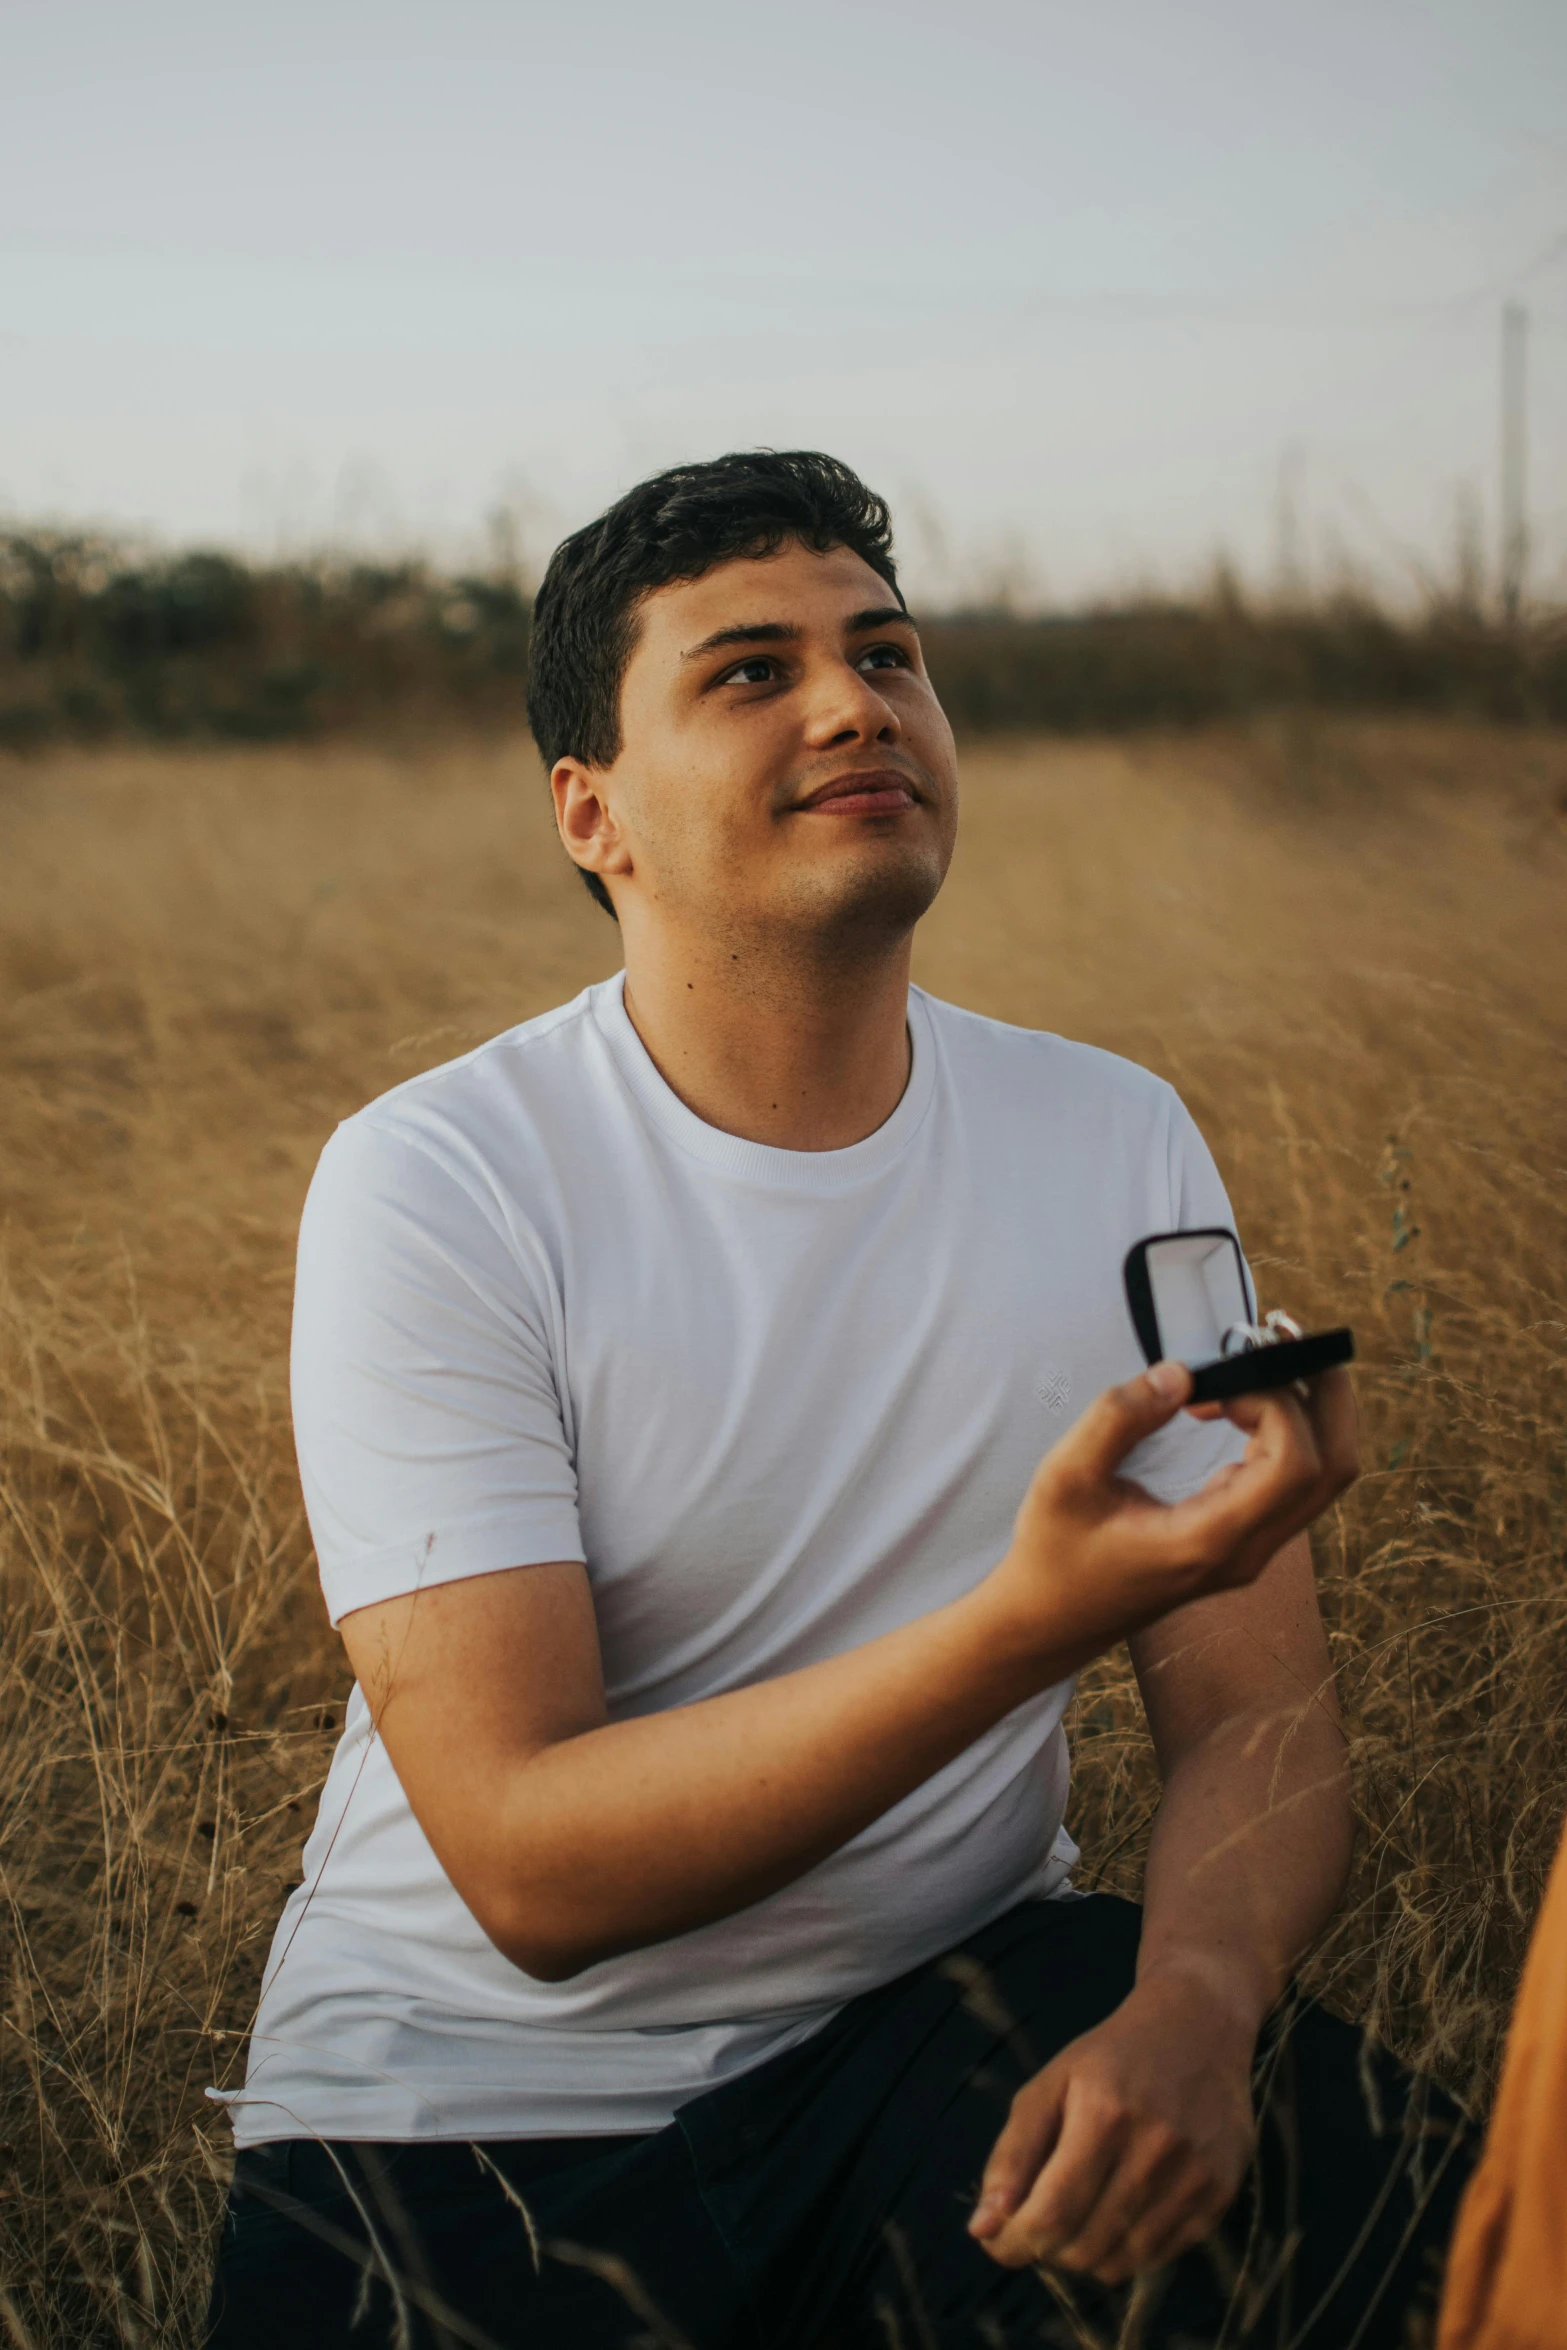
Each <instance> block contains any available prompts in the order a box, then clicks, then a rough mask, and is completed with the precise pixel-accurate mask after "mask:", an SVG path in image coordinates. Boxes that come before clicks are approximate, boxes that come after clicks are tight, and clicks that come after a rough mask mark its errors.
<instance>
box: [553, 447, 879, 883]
mask: <svg viewBox="0 0 1567 2350" xmlns="http://www.w3.org/2000/svg"><path fill="white" fill-rule="evenodd" d="M791 539H797V540H799V542H800V544H801V545H802V546H807V547H811V548H813V549H814V550H815V551H816V552H817V553H818V554H823V555H824V554H826V553H827V551H828V549H829V548H831V547H849V548H852V550H853V552H854V553H855V554H856V555H859V556H861V557H862V558H863V559H864V561H865V562H866V563H868V564H869V565H870V568H871V569H872V571H874V572H875V573H877V575H878V576H879V577H880V578H882V579H884V580H885V581H886V582H887V585H888V587H890V588H891V590H892V592H893V594H894V595H895V596H896V597H897V598H898V601H899V602H900V603H902V601H903V596H902V591H901V590H900V588H899V586H898V575H897V572H896V571H895V569H894V568H893V561H892V519H891V516H890V515H889V514H888V511H887V505H886V501H885V499H882V498H878V497H877V495H876V493H875V491H874V490H869V489H867V488H866V486H865V484H864V482H862V481H861V479H860V477H859V475H858V474H857V473H854V472H852V471H851V470H850V468H849V467H848V466H847V465H843V464H840V463H839V461H838V459H837V458H836V457H824V456H823V455H822V454H821V453H820V452H819V451H818V450H815V449H752V450H747V451H743V452H737V453H735V454H733V455H731V456H728V457H713V458H710V459H708V461H707V462H706V463H705V464H701V465H674V466H671V467H670V469H669V471H668V472H667V473H657V474H655V475H654V476H653V478H652V480H651V481H644V482H639V483H638V484H637V486H636V488H635V489H634V490H628V491H627V492H626V494H625V496H624V497H623V498H617V499H616V501H615V503H614V505H613V506H611V507H610V509H609V511H608V513H606V514H601V515H600V516H599V518H598V520H597V522H590V523H588V524H586V525H585V526H584V528H583V529H581V530H577V531H573V532H572V534H571V536H570V538H569V539H562V541H561V543H560V545H559V546H558V547H557V548H556V550H555V552H554V554H553V555H552V556H551V558H550V566H549V569H548V570H547V571H546V572H545V574H544V580H543V584H542V586H541V587H540V589H539V593H538V597H537V600H536V601H535V604H534V607H533V636H532V646H531V652H530V658H529V667H528V723H529V725H530V726H531V727H532V729H533V739H534V741H535V742H536V743H537V744H538V746H539V753H540V756H541V757H542V758H543V761H544V764H545V766H546V768H550V767H553V766H554V764H555V762H556V760H557V759H565V758H576V759H581V760H583V761H584V762H585V763H586V764H587V765H588V766H590V767H608V766H610V765H611V764H612V762H613V761H614V760H615V759H616V758H617V757H618V756H619V753H620V686H621V680H622V678H623V677H624V676H625V673H626V663H627V662H628V661H629V659H630V658H631V651H632V647H633V646H634V645H635V643H636V636H637V605H638V603H639V602H640V601H641V599H642V597H643V596H645V595H649V594H651V592H652V591H653V590H654V589H655V588H661V587H667V586H668V585H669V584H670V582H671V581H673V580H677V579H700V578H701V577H702V575H703V573H704V572H707V571H711V570H713V569H714V567H715V566H716V565H718V564H720V563H730V562H733V561H734V560H735V558H736V557H737V556H742V555H772V554H776V553H777V551H778V549H779V548H780V547H782V546H784V545H785V544H786V543H787V542H788V541H789V540H791ZM579 870H580V868H579ZM582 878H583V880H584V881H585V882H586V883H587V886H588V890H589V892H590V894H591V895H592V896H593V897H594V898H596V899H597V901H598V903H599V904H600V905H601V906H603V907H604V908H605V910H606V911H607V912H608V913H611V914H613V913H614V911H615V909H614V906H613V904H612V903H611V900H610V895H609V892H608V890H607V889H606V888H605V887H604V884H603V882H602V881H601V880H600V879H599V877H598V875H597V874H596V873H588V872H583V874H582Z"/></svg>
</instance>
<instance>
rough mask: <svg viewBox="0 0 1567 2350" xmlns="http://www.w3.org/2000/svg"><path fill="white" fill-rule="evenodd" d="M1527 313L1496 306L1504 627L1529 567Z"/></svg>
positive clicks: (1519, 602) (1517, 305) (1513, 616)
mask: <svg viewBox="0 0 1567 2350" xmlns="http://www.w3.org/2000/svg"><path fill="white" fill-rule="evenodd" d="M1528 369H1529V313H1528V311H1527V310H1526V309H1525V308H1524V306H1523V304H1522V303H1521V302H1506V303H1504V304H1503V306H1502V616H1503V618H1504V619H1505V620H1506V621H1507V623H1508V625H1509V627H1510V626H1511V625H1512V624H1513V623H1514V622H1515V621H1516V620H1517V618H1518V615H1519V612H1520V610H1521V609H1522V606H1523V598H1524V585H1525V578H1526V574H1527V571H1528V566H1529V525H1528V521H1527V519H1526V499H1527V467H1528V454H1529V443H1528V429H1529V374H1528Z"/></svg>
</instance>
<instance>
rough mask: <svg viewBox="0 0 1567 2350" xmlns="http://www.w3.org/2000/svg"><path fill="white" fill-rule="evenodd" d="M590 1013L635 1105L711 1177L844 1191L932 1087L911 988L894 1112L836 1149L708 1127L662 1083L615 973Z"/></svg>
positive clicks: (913, 1121)
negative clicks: (903, 1080)
mask: <svg viewBox="0 0 1567 2350" xmlns="http://www.w3.org/2000/svg"><path fill="white" fill-rule="evenodd" d="M591 993H592V997H593V1016H594V1019H595V1021H596V1022H597V1024H598V1027H599V1029H600V1031H601V1033H602V1034H603V1036H604V1038H605V1040H606V1042H607V1043H608V1045H609V1048H610V1051H611V1052H612V1054H613V1056H614V1059H615V1065H616V1067H617V1069H618V1070H619V1072H620V1074H621V1076H622V1077H623V1078H624V1079H625V1081H626V1084H627V1085H628V1086H629V1088H630V1090H631V1092H632V1093H633V1094H634V1095H635V1096H636V1099H637V1102H638V1103H639V1105H640V1106H641V1108H642V1109H643V1110H644V1111H645V1112H646V1113H647V1115H648V1116H649V1117H650V1118H651V1119H652V1120H653V1121H654V1123H655V1124H656V1125H657V1126H658V1127H659V1128H660V1129H661V1130H662V1132H663V1133H665V1134H666V1135H668V1137H669V1138H670V1140H671V1141H673V1142H675V1143H678V1144H679V1146H680V1148H681V1149H682V1150H683V1151H686V1152H687V1153H689V1155H690V1156H691V1157H693V1158H696V1159H701V1160H703V1161H705V1163H706V1164H707V1165H708V1166H709V1167H711V1168H713V1170H714V1171H715V1173H720V1174H725V1175H729V1176H731V1177H737V1178H739V1179H740V1180H742V1181H745V1182H750V1183H756V1184H761V1185H765V1186H767V1187H768V1188H770V1189H775V1190H776V1189H783V1190H790V1191H813V1192H835V1191H848V1190H851V1189H853V1188H855V1187H856V1186H858V1185H859V1184H861V1183H865V1182H869V1181H870V1180H872V1179H873V1178H874V1177H875V1176H877V1175H880V1174H881V1173H882V1172H883V1170H884V1169H885V1168H887V1167H888V1166H890V1165H891V1164H892V1162H893V1160H895V1159H897V1158H900V1157H901V1156H902V1154H903V1152H904V1151H905V1150H906V1149H907V1148H908V1146H909V1144H910V1142H911V1141H912V1140H913V1138H914V1136H915V1134H916V1133H917V1132H918V1131H919V1128H920V1127H921V1126H922V1125H923V1123H924V1120H925V1116H926V1113H927V1112H928V1110H929V1108H930V1105H931V1101H932V1099H933V1097H934V1094H935V1089H936V1051H935V1037H934V1033H933V1030H932V1026H931V1018H930V1012H929V1010H928V1008H927V1006H926V1003H925V999H924V996H923V994H922V992H921V990H920V989H919V988H917V987H911V988H910V989H909V1044H910V1065H909V1081H908V1083H907V1085H906V1086H905V1087H904V1089H903V1092H902V1095H901V1096H900V1098H899V1101H898V1105H897V1107H896V1109H895V1110H894V1111H893V1112H892V1115H891V1116H890V1117H889V1118H885V1119H883V1121H882V1123H881V1125H880V1126H878V1127H877V1128H876V1129H875V1131H874V1133H871V1134H867V1135H866V1136H865V1137H864V1139H863V1140H862V1141H860V1142H851V1143H850V1144H849V1145H848V1146H847V1147H846V1148H845V1149H843V1150H832V1151H790V1150H780V1149H778V1148H777V1147H776V1146H774V1145H773V1144H771V1143H763V1142H748V1141H746V1140H745V1138H744V1137H743V1136H741V1135H738V1134H726V1133H725V1132H724V1131H723V1129H722V1127H718V1126H709V1125H708V1124H707V1122H706V1120H705V1119H703V1118H699V1117H698V1116H697V1115H696V1112H695V1111H694V1110H689V1109H687V1107H686V1105H685V1103H684V1102H683V1101H682V1100H681V1099H680V1097H679V1095H678V1094H677V1093H675V1092H674V1091H672V1089H671V1088H670V1087H669V1086H668V1085H667V1084H666V1083H665V1081H664V1079H663V1077H662V1076H661V1075H660V1074H659V1072H658V1070H657V1069H656V1068H655V1067H654V1064H653V1061H652V1059H651V1057H650V1055H649V1053H648V1050H647V1047H646V1046H645V1045H644V1044H643V1042H642V1039H641V1037H640V1036H638V1034H637V1032H636V1030H635V1028H633V1026H632V1025H631V1017H630V1014H629V1013H628V1012H627V1010H626V975H625V973H624V971H617V972H616V974H615V976H614V977H613V978H612V979H606V980H604V981H603V982H602V983H601V984H600V985H599V986H597V987H595V988H594V989H593V990H592V991H591Z"/></svg>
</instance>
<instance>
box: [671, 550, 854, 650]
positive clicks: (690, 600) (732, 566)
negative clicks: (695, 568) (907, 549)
mask: <svg viewBox="0 0 1567 2350" xmlns="http://www.w3.org/2000/svg"><path fill="white" fill-rule="evenodd" d="M891 600H892V591H891V590H890V589H889V587H888V585H887V583H886V581H885V580H884V579H883V578H882V577H881V576H880V574H879V573H877V572H875V571H873V570H872V569H871V567H870V565H869V564H868V563H867V562H866V561H865V558H864V557H863V556H862V555H857V554H855V552H854V550H853V548H852V547H829V548H828V550H827V552H826V553H825V554H821V555H819V554H818V553H817V552H816V550H815V549H814V548H813V547H804V546H801V545H800V543H799V542H798V540H790V541H788V542H787V543H786V544H785V545H784V546H782V547H780V549H779V550H778V552H777V554H776V555H737V556H735V557H734V558H733V560H732V561H730V562H728V563H717V564H715V565H714V566H713V568H712V570H711V571H704V572H703V574H702V576H701V578H700V579H677V580H671V581H670V583H669V585H668V586H667V587H661V588H654V589H653V590H652V591H651V593H650V594H648V595H646V596H644V597H643V599H642V603H641V607H640V610H639V612H638V619H639V621H640V623H641V626H640V628H639V631H638V633H639V635H640V636H641V638H642V640H643V642H644V643H646V642H647V640H648V639H649V638H650V637H655V638H657V639H658V640H659V642H660V644H663V643H665V642H673V641H675V640H678V641H679V644H680V646H681V647H682V648H683V647H684V646H686V645H688V644H693V643H696V642H698V641H700V639H701V638H703V637H705V636H709V635H711V634H712V633H713V631H714V630H716V629H722V628H730V627H735V626H739V625H742V624H745V623H748V622H751V621H769V620H783V621H793V622H796V623H800V624H806V625H809V624H810V623H811V622H812V621H814V622H816V623H817V624H818V625H822V624H824V623H825V624H827V625H829V626H830V625H832V624H833V623H835V622H836V623H839V624H841V623H842V622H843V621H845V620H847V619H848V618H849V617H850V616H851V614H853V613H855V612H857V611H859V610H861V609H862V608H863V607H864V606H866V605H868V604H885V603H888V602H890V601H891Z"/></svg>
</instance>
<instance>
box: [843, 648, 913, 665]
mask: <svg viewBox="0 0 1567 2350" xmlns="http://www.w3.org/2000/svg"><path fill="white" fill-rule="evenodd" d="M855 666H856V667H857V668H859V669H907V668H908V666H909V656H908V654H907V653H906V652H905V651H904V650H903V647H902V646H901V645H872V647H871V649H870V651H869V652H868V653H862V654H861V655H860V657H859V660H858V661H857V663H856V664H855Z"/></svg>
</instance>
